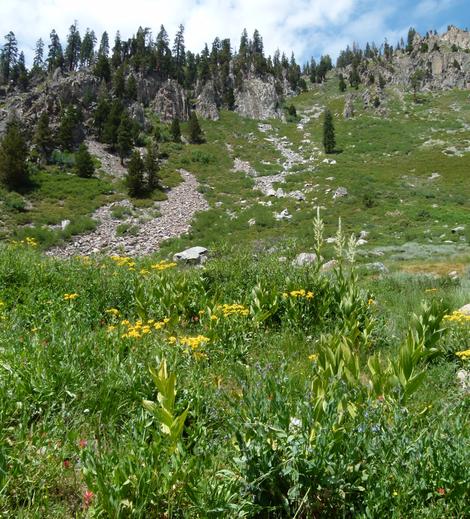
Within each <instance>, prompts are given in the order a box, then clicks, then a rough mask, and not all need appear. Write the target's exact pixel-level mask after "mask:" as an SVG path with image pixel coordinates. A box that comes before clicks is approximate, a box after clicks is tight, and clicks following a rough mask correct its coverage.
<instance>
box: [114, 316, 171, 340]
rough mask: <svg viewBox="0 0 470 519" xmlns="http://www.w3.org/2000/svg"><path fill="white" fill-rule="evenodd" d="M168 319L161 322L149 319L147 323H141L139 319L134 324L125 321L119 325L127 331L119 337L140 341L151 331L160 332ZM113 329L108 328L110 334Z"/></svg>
mask: <svg viewBox="0 0 470 519" xmlns="http://www.w3.org/2000/svg"><path fill="white" fill-rule="evenodd" d="M169 322H170V319H168V317H166V318H165V319H163V321H155V319H149V320H148V321H145V322H144V321H142V320H141V319H139V320H138V321H136V322H135V323H134V324H132V323H131V322H130V321H128V320H127V319H125V320H124V321H121V325H122V326H125V327H127V331H126V332H125V333H123V334H122V335H121V338H123V339H126V338H133V339H141V338H142V337H144V335H148V334H149V333H151V332H152V331H156V330H161V329H162V328H164V327H165V326H166V325H167V324H168V323H169ZM113 330H114V327H111V326H109V327H108V331H110V332H112V331H113Z"/></svg>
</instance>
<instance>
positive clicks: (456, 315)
mask: <svg viewBox="0 0 470 519" xmlns="http://www.w3.org/2000/svg"><path fill="white" fill-rule="evenodd" d="M444 319H445V320H446V321H451V322H454V323H459V324H464V323H468V322H470V315H467V314H464V313H463V312H460V311H459V310H456V311H455V312H452V313H451V314H450V315H445V316H444Z"/></svg>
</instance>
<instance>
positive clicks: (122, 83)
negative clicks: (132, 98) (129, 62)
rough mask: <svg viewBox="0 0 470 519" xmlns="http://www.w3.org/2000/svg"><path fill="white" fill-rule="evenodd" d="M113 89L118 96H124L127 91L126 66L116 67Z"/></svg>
mask: <svg viewBox="0 0 470 519" xmlns="http://www.w3.org/2000/svg"><path fill="white" fill-rule="evenodd" d="M113 89H114V95H115V96H116V97H119V98H122V97H123V96H124V93H125V91H126V79H125V77H124V66H120V67H119V68H117V69H116V72H115V73H114V77H113Z"/></svg>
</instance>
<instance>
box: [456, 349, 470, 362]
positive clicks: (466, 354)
mask: <svg viewBox="0 0 470 519" xmlns="http://www.w3.org/2000/svg"><path fill="white" fill-rule="evenodd" d="M456 355H457V357H459V358H460V359H462V360H467V359H470V349H469V350H464V351H458V352H457V353H456Z"/></svg>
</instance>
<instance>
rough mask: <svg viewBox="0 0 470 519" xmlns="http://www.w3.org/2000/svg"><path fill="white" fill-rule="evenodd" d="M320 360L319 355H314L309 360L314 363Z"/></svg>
mask: <svg viewBox="0 0 470 519" xmlns="http://www.w3.org/2000/svg"><path fill="white" fill-rule="evenodd" d="M317 359H318V355H317V354H316V353H312V354H311V355H309V356H308V360H311V361H312V362H315V361H316V360H317Z"/></svg>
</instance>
